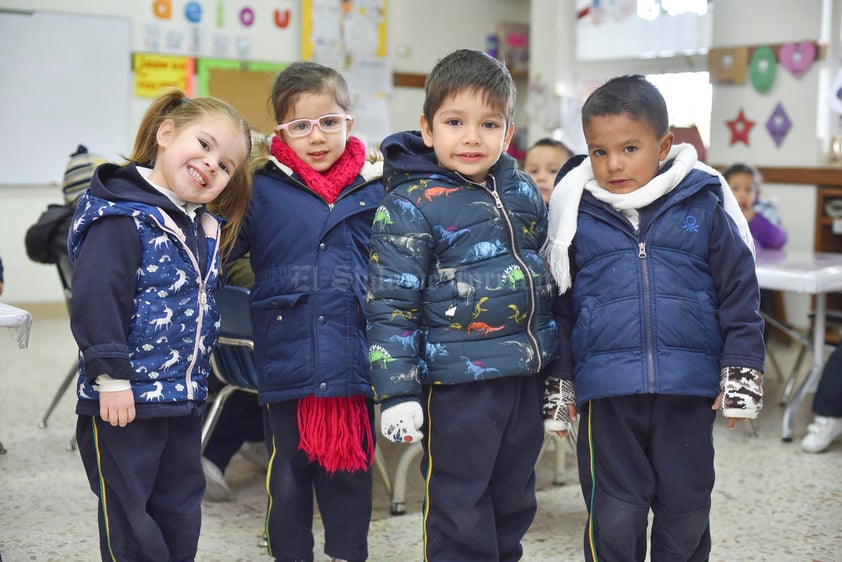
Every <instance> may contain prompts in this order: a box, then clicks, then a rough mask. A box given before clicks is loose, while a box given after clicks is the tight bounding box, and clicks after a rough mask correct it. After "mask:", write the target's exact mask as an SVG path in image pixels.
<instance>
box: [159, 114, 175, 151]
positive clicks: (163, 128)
mask: <svg viewBox="0 0 842 562" xmlns="http://www.w3.org/2000/svg"><path fill="white" fill-rule="evenodd" d="M174 134H175V121H173V120H172V119H164V120H163V121H162V122H161V124H160V125H158V132H157V133H155V140H156V141H157V142H158V147H160V148H165V147H166V146H167V145H168V144H169V143H170V140H171V139H172V137H173V136H174Z"/></svg>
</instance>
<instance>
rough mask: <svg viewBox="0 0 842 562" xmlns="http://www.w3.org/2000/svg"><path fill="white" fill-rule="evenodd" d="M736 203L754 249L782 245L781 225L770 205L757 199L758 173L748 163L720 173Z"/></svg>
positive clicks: (784, 238) (775, 211)
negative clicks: (746, 223) (738, 205)
mask: <svg viewBox="0 0 842 562" xmlns="http://www.w3.org/2000/svg"><path fill="white" fill-rule="evenodd" d="M722 176H723V177H724V178H725V180H726V181H727V182H728V185H729V186H731V191H732V192H733V193H734V197H736V199H737V203H739V204H740V210H742V212H743V215H745V217H746V220H747V221H748V227H749V229H750V230H751V235H752V237H753V238H754V244H755V246H757V247H758V248H765V249H770V250H777V249H779V248H782V247H783V245H784V244H786V231H785V230H784V229H783V227H782V226H781V220H780V218H779V217H778V212H777V209H776V208H775V206H774V205H772V204H771V203H768V202H764V201H761V200H760V197H759V196H760V185H761V184H762V183H763V180H762V177H761V176H760V173H759V172H758V171H757V170H756V169H754V168H753V167H751V166H749V165H748V164H734V165H733V166H731V167H729V168H728V169H727V170H725V171H724V172H723V173H722Z"/></svg>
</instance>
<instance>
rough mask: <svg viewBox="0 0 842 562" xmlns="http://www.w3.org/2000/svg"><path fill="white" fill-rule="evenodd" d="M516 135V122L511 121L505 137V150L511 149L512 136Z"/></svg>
mask: <svg viewBox="0 0 842 562" xmlns="http://www.w3.org/2000/svg"><path fill="white" fill-rule="evenodd" d="M514 135H515V124H514V123H509V125H508V127H507V130H506V136H505V138H504V139H503V152H506V151H507V150H509V144H510V143H511V142H512V137H513V136H514Z"/></svg>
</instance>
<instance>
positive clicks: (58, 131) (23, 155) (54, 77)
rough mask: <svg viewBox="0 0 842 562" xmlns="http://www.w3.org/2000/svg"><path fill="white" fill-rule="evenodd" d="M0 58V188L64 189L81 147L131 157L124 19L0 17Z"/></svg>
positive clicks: (13, 14) (128, 47) (42, 14)
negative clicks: (72, 157) (70, 164)
mask: <svg viewBox="0 0 842 562" xmlns="http://www.w3.org/2000/svg"><path fill="white" fill-rule="evenodd" d="M0 53H2V59H3V61H2V64H0V184H15V185H19V184H49V183H61V181H62V179H63V177H64V170H65V168H66V166H67V162H68V160H69V159H70V155H71V154H72V153H73V152H74V151H75V150H76V147H77V145H79V144H84V145H85V146H87V147H88V149H89V150H90V151H91V152H96V153H99V154H102V155H103V156H105V157H106V158H109V159H112V160H116V159H118V155H119V154H128V152H129V151H130V150H131V148H132V147H131V144H132V141H133V134H132V133H130V131H129V124H130V120H131V113H130V111H131V110H130V107H131V98H130V95H131V84H132V79H131V34H130V27H129V20H128V18H117V17H106V16H90V15H81V14H59V13H52V12H34V13H16V12H0Z"/></svg>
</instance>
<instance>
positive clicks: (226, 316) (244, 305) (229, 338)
mask: <svg viewBox="0 0 842 562" xmlns="http://www.w3.org/2000/svg"><path fill="white" fill-rule="evenodd" d="M216 305H217V307H218V308H219V315H220V318H221V326H220V331H219V341H218V342H217V344H216V347H215V348H214V351H213V357H212V360H211V366H212V368H213V370H214V373H215V374H216V376H217V377H219V379H220V380H222V381H223V382H225V383H227V384H230V385H234V386H237V387H240V388H242V389H244V390H252V391H253V390H256V389H257V369H256V368H255V365H254V342H253V340H252V330H251V318H250V313H249V290H248V289H245V288H243V287H237V286H235V285H225V286H224V287H222V288H221V289H220V290H219V291H217V293H216Z"/></svg>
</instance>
